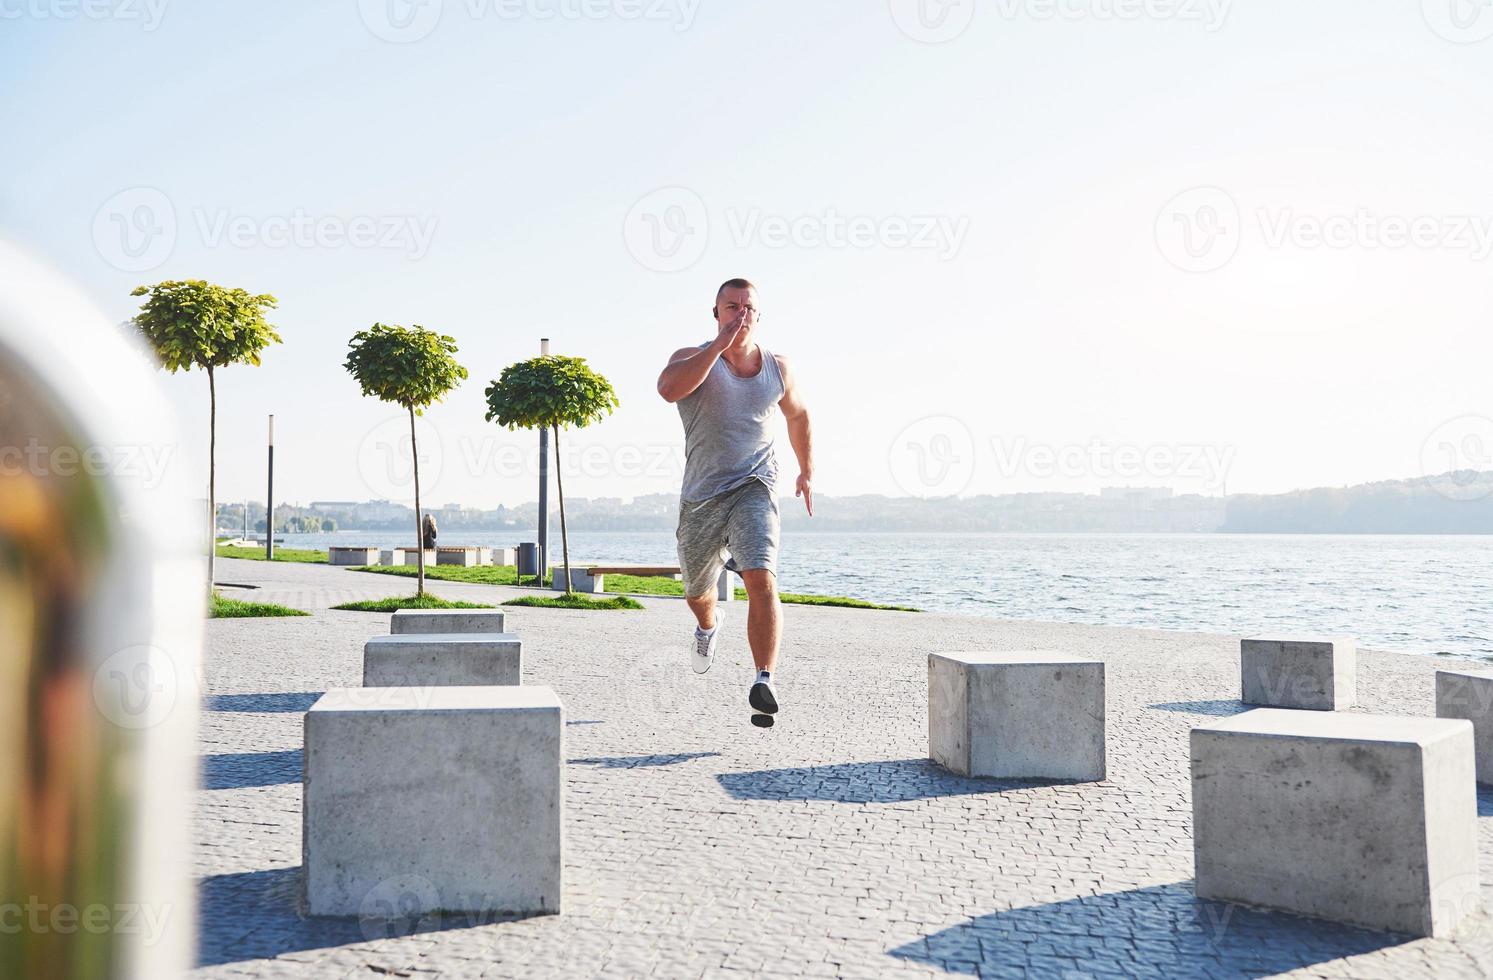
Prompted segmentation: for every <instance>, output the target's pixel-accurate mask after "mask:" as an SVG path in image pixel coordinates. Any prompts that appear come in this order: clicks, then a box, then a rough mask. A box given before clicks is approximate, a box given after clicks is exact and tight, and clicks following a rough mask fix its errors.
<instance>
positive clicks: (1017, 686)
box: [928, 651, 1105, 780]
mask: <svg viewBox="0 0 1493 980" xmlns="http://www.w3.org/2000/svg"><path fill="white" fill-rule="evenodd" d="M928 754H929V756H930V757H931V758H932V759H933V761H934V762H936V763H938V764H939V765H941V766H943V767H944V768H946V769H949V770H950V771H952V772H955V773H958V774H959V775H961V776H998V777H1003V778H1008V779H1068V780H1095V779H1103V778H1104V762H1105V759H1104V664H1103V662H1102V661H1098V660H1086V659H1083V658H1081V657H1071V656H1068V655H1067V654H1062V653H1050V652H1045V651H1035V652H1032V651H1022V652H1016V653H934V654H929V656H928Z"/></svg>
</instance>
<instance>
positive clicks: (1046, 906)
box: [195, 560, 1493, 980]
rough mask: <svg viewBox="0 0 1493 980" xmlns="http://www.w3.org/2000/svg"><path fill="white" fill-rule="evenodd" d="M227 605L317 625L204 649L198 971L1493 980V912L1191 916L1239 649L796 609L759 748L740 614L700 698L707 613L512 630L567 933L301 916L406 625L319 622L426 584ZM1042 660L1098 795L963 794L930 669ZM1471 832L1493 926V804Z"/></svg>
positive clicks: (1386, 661)
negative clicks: (1434, 918)
mask: <svg viewBox="0 0 1493 980" xmlns="http://www.w3.org/2000/svg"><path fill="white" fill-rule="evenodd" d="M218 578H219V579H220V580H221V581H225V582H242V583H251V584H259V585H261V586H262V588H260V589H257V590H252V591H250V592H248V593H247V594H248V595H252V596H253V597H255V598H258V599H264V600H268V601H276V602H285V603H288V604H292V605H299V606H300V607H301V608H305V609H310V610H314V612H315V615H314V616H313V617H311V618H306V619H279V620H274V619H261V620H218V621H213V622H211V623H210V624H209V628H208V644H207V662H206V674H207V679H208V697H207V700H206V704H205V711H204V714H203V723H202V733H201V739H200V741H201V752H202V757H203V759H202V761H203V773H204V776H203V779H204V784H203V789H202V790H201V791H200V792H199V794H198V805H197V811H196V816H195V819H196V843H197V850H196V856H195V862H196V868H197V872H198V874H199V875H200V877H201V903H202V906H201V917H202V938H201V942H200V948H199V957H198V958H199V969H198V971H197V973H198V974H200V975H204V976H207V975H213V976H226V975H253V976H276V977H278V976H297V977H299V976H306V977H312V976H315V977H331V976H338V977H362V978H370V977H379V976H390V975H394V976H429V975H431V974H443V975H451V976H504V977H536V976H562V975H564V976H590V975H608V976H628V977H632V976H661V977H699V976H739V977H745V976H763V975H773V976H798V975H804V976H825V977H830V976H858V977H880V976H901V975H911V976H919V975H924V976H926V975H944V974H945V973H946V972H948V973H954V974H966V975H972V974H977V975H980V976H1001V977H1004V976H1023V975H1029V976H1045V977H1059V978H1080V977H1090V976H1093V977H1110V976H1115V977H1118V976H1164V977H1182V976H1207V977H1240V976H1244V977H1257V976H1267V975H1274V974H1277V973H1283V972H1291V971H1296V972H1295V974H1294V975H1300V976H1330V977H1386V978H1395V980H1402V978H1405V977H1410V976H1431V975H1436V976H1439V977H1460V976H1465V977H1477V976H1490V975H1493V917H1490V916H1489V915H1487V914H1482V913H1480V914H1478V915H1476V916H1474V917H1473V918H1471V919H1470V920H1468V921H1467V922H1466V923H1465V924H1464V926H1463V928H1462V929H1461V930H1460V932H1459V934H1458V935H1457V937H1456V938H1454V939H1449V940H1409V939H1407V938H1406V937H1402V936H1395V935H1392V934H1385V933H1376V932H1369V931H1365V930H1359V929H1353V928H1347V927H1339V926H1335V925H1332V924H1328V923H1322V922H1316V921H1312V920H1307V919H1301V918H1296V917H1294V916H1290V915H1284V914H1277V913H1267V912H1261V911H1254V910H1248V909H1244V908H1239V907H1234V906H1229V905H1223V904H1218V903H1211V902H1198V901H1197V900H1195V899H1194V898H1193V895H1192V882H1191V877H1192V837H1191V819H1190V805H1189V795H1188V793H1189V781H1188V776H1187V772H1188V751H1187V732H1188V729H1189V728H1190V727H1191V726H1193V725H1195V724H1198V723H1199V722H1202V721H1205V720H1206V719H1208V718H1210V717H1213V716H1218V715H1226V714H1232V713H1234V712H1237V711H1240V710H1242V706H1241V705H1240V704H1239V703H1238V702H1237V701H1234V700H1231V699H1230V697H1231V695H1233V694H1235V693H1236V692H1237V689H1238V654H1237V641H1235V640H1231V639H1229V638H1227V637H1218V636H1205V635H1199V634H1181V633H1160V632H1143V631H1135V630H1111V629H1099V628H1091V627H1077V626H1060V625H1053V624H1032V623H1007V622H997V621H991V620H979V619H973V618H964V617H957V616H942V615H932V614H926V613H925V614H913V613H891V612H869V611H861V610H844V609H828V608H811V607H802V606H788V607H786V608H785V614H786V635H785V640H784V656H783V663H782V667H781V671H780V682H779V688H780V698H781V700H782V702H783V705H784V707H783V711H782V713H781V714H780V715H779V719H780V720H779V722H778V724H777V726H776V727H774V728H772V729H768V730H761V729H757V728H753V727H752V726H751V725H750V723H749V714H750V712H749V709H748V708H747V705H746V685H747V680H748V677H749V667H748V665H749V663H750V658H749V656H748V654H747V651H746V644H745V640H744V637H743V626H744V622H743V618H744V612H745V606H744V604H741V603H736V604H733V606H731V607H728V609H729V611H728V613H727V619H726V624H725V630H726V632H725V636H724V648H723V651H722V654H721V660H720V661H719V662H718V663H717V665H716V667H715V669H714V670H712V671H711V672H710V673H709V674H707V675H704V676H703V677H696V676H695V675H693V674H691V673H690V672H689V668H688V666H687V663H686V659H687V655H686V643H687V638H688V635H689V624H690V622H691V621H690V619H689V617H688V613H687V611H686V610H685V608H684V606H683V604H682V602H681V601H680V600H675V599H662V598H658V599H647V600H645V602H646V604H647V607H648V608H647V610H646V611H644V612H574V611H566V610H554V609H515V610H511V611H510V624H511V626H510V628H511V629H514V630H516V631H517V632H519V633H521V635H522V636H523V640H524V658H525V665H524V668H525V670H524V672H525V678H524V680H525V683H531V684H547V685H551V686H553V687H554V688H555V689H556V690H557V691H558V692H559V695H560V697H561V698H562V700H563V701H564V703H565V706H566V717H567V728H566V745H565V749H566V755H567V757H568V758H569V766H568V767H567V779H568V784H567V800H566V814H565V819H566V822H567V826H566V833H567V845H566V846H567V850H566V867H565V875H566V878H565V903H566V912H565V914H564V915H562V916H551V917H541V918H531V919H525V920H518V921H497V922H493V921H472V920H471V919H468V918H464V917H460V916H457V917H448V918H446V919H444V920H439V921H423V922H416V923H411V924H409V925H406V926H400V927H390V926H388V925H385V924H381V923H364V924H360V923H359V922H358V921H356V920H325V919H306V918H302V917H301V915H300V914H299V913H298V911H297V897H298V891H299V887H300V867H299V865H300V858H301V834H300V830H301V814H300V806H301V790H300V774H301V715H302V713H303V712H304V711H305V710H306V709H307V708H308V707H309V706H310V705H311V703H312V702H313V701H314V700H315V699H316V697H317V696H318V694H319V692H321V691H323V690H325V689H327V688H328V687H336V686H356V685H357V684H358V683H359V679H360V677H361V659H362V645H363V642H364V641H365V640H366V639H368V638H369V637H371V636H374V635H378V634H380V633H383V632H386V631H387V626H388V620H387V617H385V616H379V615H371V614H363V613H350V612H338V611H334V610H330V609H328V608H327V607H328V606H330V605H332V604H334V603H337V602H343V601H346V600H347V599H350V598H367V597H374V596H379V595H391V594H400V593H405V592H408V591H410V588H411V586H410V583H409V582H408V581H407V580H403V579H391V578H385V577H380V576H376V575H370V574H367V573H360V572H352V571H348V570H345V569H336V568H329V567H326V566H311V565H291V564H281V563H276V564H274V565H266V564H265V563H263V562H250V561H235V560H220V561H219V562H218ZM434 590H435V591H436V592H438V593H439V594H442V595H445V596H448V597H451V598H463V599H472V598H486V599H492V600H498V599H502V598H507V597H509V596H511V595H514V594H517V593H518V590H515V589H510V588H502V587H496V586H466V585H453V584H450V583H436V584H435V586H434ZM230 594H240V593H237V592H234V593H230ZM1023 648H1025V649H1034V648H1038V649H1063V650H1068V651H1071V652H1074V653H1082V654H1088V655H1097V656H1101V657H1103V658H1104V659H1105V660H1106V661H1107V663H1108V675H1107V678H1108V687H1109V702H1108V711H1109V772H1110V775H1109V778H1108V779H1107V780H1105V781H1104V782H1102V783H1093V784H1085V785H1059V786H1039V785H1032V784H1023V783H1014V782H1002V781H987V780H968V779H960V778H956V777H953V776H950V775H948V774H946V773H944V772H942V771H940V770H938V769H936V768H934V767H932V766H931V765H930V764H929V763H928V762H927V761H926V760H925V758H924V757H925V755H926V753H927V727H926V726H927V706H926V663H925V656H924V655H925V654H926V653H928V652H930V651H937V650H958V649H1023ZM1441 663H1442V662H1441V661H1436V660H1432V659H1428V658H1415V657H1408V656H1397V655H1389V654H1375V653H1369V652H1360V666H1359V694H1360V701H1361V703H1362V708H1361V709H1360V710H1365V711H1370V712H1377V713H1386V712H1395V713H1405V714H1416V715H1428V714H1431V713H1433V712H1432V704H1433V694H1432V684H1433V680H1432V679H1433V673H1434V671H1435V669H1436V667H1437V666H1438V665H1440V664H1441ZM1484 666H1486V665H1484ZM1479 809H1480V812H1481V813H1482V814H1487V816H1484V817H1482V818H1481V819H1480V821H1479V824H1480V837H1481V841H1482V854H1483V861H1482V869H1481V870H1482V876H1483V881H1484V882H1485V883H1486V884H1485V886H1484V894H1485V896H1486V900H1487V901H1488V902H1489V903H1490V904H1493V794H1483V795H1482V796H1480V801H1479ZM412 930H413V931H412Z"/></svg>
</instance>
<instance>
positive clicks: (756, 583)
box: [691, 568, 783, 671]
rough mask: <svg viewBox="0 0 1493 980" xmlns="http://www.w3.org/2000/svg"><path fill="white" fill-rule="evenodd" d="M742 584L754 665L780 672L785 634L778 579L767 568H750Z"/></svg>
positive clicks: (742, 574)
mask: <svg viewBox="0 0 1493 980" xmlns="http://www.w3.org/2000/svg"><path fill="white" fill-rule="evenodd" d="M741 580H742V582H743V583H744V584H745V585H746V592H747V643H748V644H750V645H751V648H752V661H753V663H755V664H756V665H757V669H758V670H769V671H770V670H776V669H777V666H778V641H779V640H780V639H781V638H782V634H783V622H782V612H781V610H780V608H779V606H778V580H777V577H776V576H775V575H773V573H772V572H770V571H768V570H767V569H765V568H749V569H747V570H746V571H744V572H742V573H741ZM712 598H713V597H712ZM691 602H693V600H691ZM691 608H693V605H691ZM696 615H699V614H698V613H696ZM706 628H707V629H708V628H709V627H706Z"/></svg>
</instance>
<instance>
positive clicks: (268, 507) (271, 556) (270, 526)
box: [264, 415, 275, 561]
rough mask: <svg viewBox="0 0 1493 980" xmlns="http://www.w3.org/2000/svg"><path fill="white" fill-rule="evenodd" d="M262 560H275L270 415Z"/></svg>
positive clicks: (273, 436) (272, 419) (273, 473)
mask: <svg viewBox="0 0 1493 980" xmlns="http://www.w3.org/2000/svg"><path fill="white" fill-rule="evenodd" d="M264 499H265V504H264V560H265V561H274V560H275V417H274V416H273V415H271V416H270V458H269V489H268V490H266V491H265V495H264Z"/></svg>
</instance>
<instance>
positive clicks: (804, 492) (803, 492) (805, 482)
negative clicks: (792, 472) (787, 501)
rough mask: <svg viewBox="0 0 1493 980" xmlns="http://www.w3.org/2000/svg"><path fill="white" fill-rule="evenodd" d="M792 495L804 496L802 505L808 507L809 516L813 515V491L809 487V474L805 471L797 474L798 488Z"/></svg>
mask: <svg viewBox="0 0 1493 980" xmlns="http://www.w3.org/2000/svg"><path fill="white" fill-rule="evenodd" d="M793 496H795V497H802V498H804V506H805V507H807V508H808V509H809V516H810V517H813V516H814V491H813V490H811V489H810V488H809V475H808V474H807V473H800V474H798V488H797V489H796V490H795V491H794V492H793Z"/></svg>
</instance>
